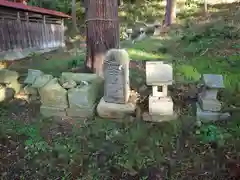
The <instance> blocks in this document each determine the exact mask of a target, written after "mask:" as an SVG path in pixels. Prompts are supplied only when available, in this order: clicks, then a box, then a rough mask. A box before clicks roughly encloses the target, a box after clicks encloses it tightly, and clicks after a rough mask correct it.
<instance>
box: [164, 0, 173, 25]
mask: <svg viewBox="0 0 240 180" xmlns="http://www.w3.org/2000/svg"><path fill="white" fill-rule="evenodd" d="M175 18H176V0H167V4H166V12H165V20H164V25H165V26H170V25H171V24H172V23H173V22H174V21H175Z"/></svg>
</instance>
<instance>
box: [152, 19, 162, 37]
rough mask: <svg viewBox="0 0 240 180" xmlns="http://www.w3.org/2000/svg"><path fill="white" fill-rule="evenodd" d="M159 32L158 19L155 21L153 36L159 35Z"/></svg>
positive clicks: (159, 24)
mask: <svg viewBox="0 0 240 180" xmlns="http://www.w3.org/2000/svg"><path fill="white" fill-rule="evenodd" d="M160 34H161V23H160V22H159V21H155V22H154V33H153V36H159V35H160Z"/></svg>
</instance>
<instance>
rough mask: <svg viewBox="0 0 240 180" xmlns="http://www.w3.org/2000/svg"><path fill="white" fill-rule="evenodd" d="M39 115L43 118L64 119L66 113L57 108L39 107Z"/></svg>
mask: <svg viewBox="0 0 240 180" xmlns="http://www.w3.org/2000/svg"><path fill="white" fill-rule="evenodd" d="M40 113H41V114H42V115H43V116H44V117H53V116H58V117H65V116H66V115H67V114H66V111H65V109H63V108H58V107H49V106H43V105H42V106H41V107H40Z"/></svg>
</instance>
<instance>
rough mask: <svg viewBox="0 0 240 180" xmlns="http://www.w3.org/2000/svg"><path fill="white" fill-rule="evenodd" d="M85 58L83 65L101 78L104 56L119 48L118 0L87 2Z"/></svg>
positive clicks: (90, 0) (89, 0)
mask: <svg viewBox="0 0 240 180" xmlns="http://www.w3.org/2000/svg"><path fill="white" fill-rule="evenodd" d="M86 24H87V57H86V61H85V65H86V66H87V67H88V68H89V69H90V70H92V71H93V72H94V73H96V74H98V75H100V76H103V68H102V67H103V62H104V55H105V53H106V51H107V50H109V49H112V48H119V22H118V0H88V3H87V17H86Z"/></svg>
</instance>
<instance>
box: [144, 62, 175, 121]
mask: <svg viewBox="0 0 240 180" xmlns="http://www.w3.org/2000/svg"><path fill="white" fill-rule="evenodd" d="M172 71H173V70H172V66H171V65H170V64H165V63H164V62H162V61H149V62H147V63H146V81H147V85H149V86H152V94H151V95H150V96H149V114H146V113H145V114H144V115H143V119H144V120H146V121H158V122H159V121H165V120H172V119H174V118H175V114H174V111H173V101H172V98H171V97H170V96H169V95H168V85H171V84H172V82H173V73H172Z"/></svg>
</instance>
